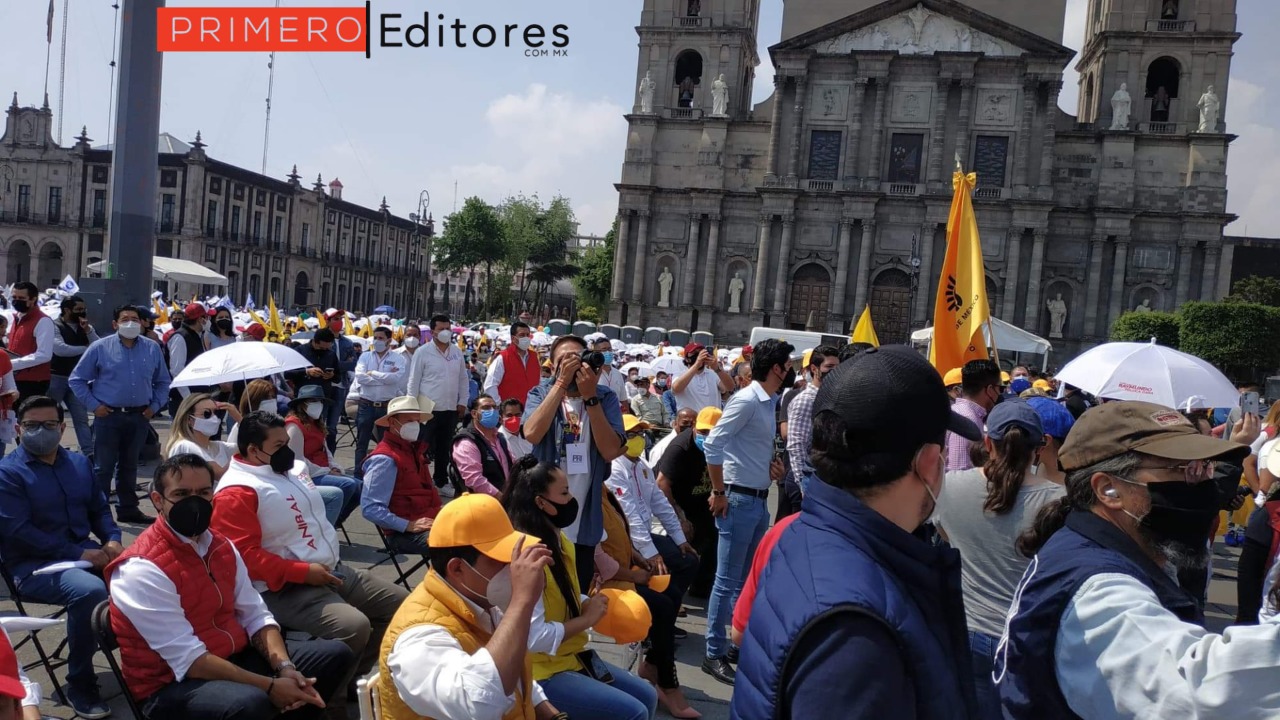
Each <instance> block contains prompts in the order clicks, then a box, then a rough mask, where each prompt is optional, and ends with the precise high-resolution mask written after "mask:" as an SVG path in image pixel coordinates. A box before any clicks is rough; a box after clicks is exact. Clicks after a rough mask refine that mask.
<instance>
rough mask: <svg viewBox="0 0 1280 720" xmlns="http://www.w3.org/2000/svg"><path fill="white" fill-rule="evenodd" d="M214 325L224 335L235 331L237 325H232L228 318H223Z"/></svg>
mask: <svg viewBox="0 0 1280 720" xmlns="http://www.w3.org/2000/svg"><path fill="white" fill-rule="evenodd" d="M214 325H216V326H217V327H218V330H220V331H222V332H224V333H229V332H231V331H233V330H235V325H233V324H232V323H231V320H230V319H228V318H222V319H221V320H218V321H217V322H215V323H214Z"/></svg>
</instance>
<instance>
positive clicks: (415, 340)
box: [404, 335, 422, 350]
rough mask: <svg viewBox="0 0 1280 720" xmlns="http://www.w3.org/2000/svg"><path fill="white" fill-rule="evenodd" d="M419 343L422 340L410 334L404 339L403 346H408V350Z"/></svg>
mask: <svg viewBox="0 0 1280 720" xmlns="http://www.w3.org/2000/svg"><path fill="white" fill-rule="evenodd" d="M421 343H422V341H421V340H419V339H418V336H417V335H410V336H409V337H407V338H405V339H404V346H405V347H407V348H409V349H410V350H412V349H414V348H416V347H418V345H420V344H421Z"/></svg>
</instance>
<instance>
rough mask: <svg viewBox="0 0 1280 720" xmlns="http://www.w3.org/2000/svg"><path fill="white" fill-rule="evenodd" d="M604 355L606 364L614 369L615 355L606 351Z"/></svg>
mask: <svg viewBox="0 0 1280 720" xmlns="http://www.w3.org/2000/svg"><path fill="white" fill-rule="evenodd" d="M602 354H603V355H604V364H605V365H608V366H610V367H613V353H611V352H608V351H605V352H604V353H602Z"/></svg>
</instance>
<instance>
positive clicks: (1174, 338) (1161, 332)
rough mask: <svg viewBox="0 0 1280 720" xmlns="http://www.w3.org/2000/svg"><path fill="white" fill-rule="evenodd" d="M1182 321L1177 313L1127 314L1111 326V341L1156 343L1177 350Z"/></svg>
mask: <svg viewBox="0 0 1280 720" xmlns="http://www.w3.org/2000/svg"><path fill="white" fill-rule="evenodd" d="M1181 327H1182V323H1181V320H1180V319H1179V318H1178V316H1177V315H1176V314H1175V313H1167V312H1127V313H1125V314H1123V315H1121V316H1120V317H1118V318H1116V322H1115V324H1114V325H1112V326H1111V339H1112V340H1113V341H1116V342H1148V341H1149V340H1151V338H1155V339H1156V342H1157V343H1159V344H1161V345H1164V346H1165V347H1171V348H1174V349H1177V348H1178V347H1179V339H1178V335H1179V331H1180V329H1181Z"/></svg>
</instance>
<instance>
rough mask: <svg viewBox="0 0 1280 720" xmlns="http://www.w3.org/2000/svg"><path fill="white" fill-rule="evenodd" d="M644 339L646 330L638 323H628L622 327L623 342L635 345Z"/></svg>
mask: <svg viewBox="0 0 1280 720" xmlns="http://www.w3.org/2000/svg"><path fill="white" fill-rule="evenodd" d="M643 339H644V330H642V329H641V328H640V327H639V326H638V325H627V326H626V327H624V328H622V342H624V343H626V344H628V345H633V344H635V343H638V342H640V341H641V340H643Z"/></svg>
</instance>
